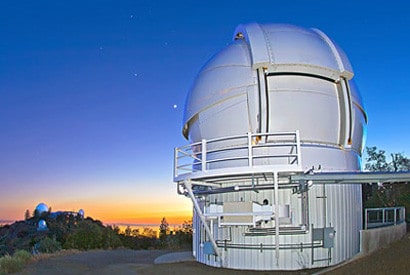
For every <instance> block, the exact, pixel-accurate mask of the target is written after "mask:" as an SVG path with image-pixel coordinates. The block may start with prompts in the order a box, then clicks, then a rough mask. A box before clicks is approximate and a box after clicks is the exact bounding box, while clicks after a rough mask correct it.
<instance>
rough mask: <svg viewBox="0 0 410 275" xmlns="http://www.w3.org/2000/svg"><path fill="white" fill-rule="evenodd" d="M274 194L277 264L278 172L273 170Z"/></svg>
mask: <svg viewBox="0 0 410 275" xmlns="http://www.w3.org/2000/svg"><path fill="white" fill-rule="evenodd" d="M273 184H274V188H275V190H274V196H275V257H276V265H277V266H279V184H278V172H276V171H274V172H273Z"/></svg>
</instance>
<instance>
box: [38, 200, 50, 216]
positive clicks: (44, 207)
mask: <svg viewBox="0 0 410 275" xmlns="http://www.w3.org/2000/svg"><path fill="white" fill-rule="evenodd" d="M35 211H36V212H37V213H38V214H39V215H41V214H42V213H44V212H48V206H47V204H45V203H43V202H41V203H39V204H38V205H37V206H36V209H35Z"/></svg>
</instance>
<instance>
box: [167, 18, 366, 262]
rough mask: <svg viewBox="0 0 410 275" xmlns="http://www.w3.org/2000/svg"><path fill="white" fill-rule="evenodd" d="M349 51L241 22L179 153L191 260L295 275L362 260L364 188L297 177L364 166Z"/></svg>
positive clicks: (196, 91) (202, 84) (217, 61)
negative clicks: (188, 206) (189, 206)
mask: <svg viewBox="0 0 410 275" xmlns="http://www.w3.org/2000/svg"><path fill="white" fill-rule="evenodd" d="M352 78H353V69H352V66H351V65H350V62H349V60H348V59H347V57H346V54H345V53H344V52H343V51H342V49H340V48H339V47H338V46H337V45H336V44H335V43H334V42H333V41H332V40H331V39H330V38H329V37H327V36H326V35H325V34H324V33H323V32H321V31H320V30H317V29H307V28H302V27H297V26H293V25H283V24H256V23H252V24H245V25H240V26H238V27H237V28H236V30H235V32H234V35H233V41H232V42H231V43H230V44H229V45H228V46H226V47H225V48H224V49H222V50H221V51H220V52H219V53H217V54H216V55H215V56H213V57H212V58H211V59H210V60H209V61H208V62H207V63H206V64H205V65H204V66H203V68H202V69H201V70H200V71H199V73H198V75H197V77H196V78H195V80H194V83H193V85H192V87H191V89H190V91H189V93H188V96H187V100H186V105H185V112H184V118H183V129H182V133H183V135H184V137H185V138H186V139H188V140H189V143H190V144H189V145H185V146H182V147H179V148H175V151H174V154H175V155H174V162H175V165H174V181H175V182H176V183H177V184H178V185H177V186H178V187H177V190H178V193H179V194H182V195H185V196H189V197H190V199H191V200H192V202H193V206H194V211H193V229H194V230H193V254H194V256H195V258H196V259H197V261H199V262H202V263H205V264H207V265H211V266H222V267H228V268H235V269H249V270H297V269H305V268H318V267H325V266H330V265H335V264H338V263H340V262H343V261H346V260H347V259H349V258H351V257H353V256H354V255H356V254H357V253H358V252H359V232H360V230H361V229H362V201H361V198H362V192H361V191H362V190H361V185H360V184H352V183H350V182H349V181H346V182H343V184H342V183H340V182H338V179H337V180H335V181H334V182H332V183H331V184H330V183H329V184H327V183H326V184H318V183H317V182H316V183H314V182H312V181H307V182H304V181H303V180H298V181H297V180H294V179H292V178H293V177H294V176H295V175H302V176H305V175H308V174H309V173H313V172H312V171H319V173H323V174H325V173H329V174H330V173H334V172H337V173H339V174H347V173H353V172H358V171H360V169H361V154H362V151H363V146H364V138H365V136H366V135H365V132H366V124H367V115H366V112H365V109H364V107H363V103H362V99H361V97H360V94H359V92H358V90H357V88H356V85H355V83H354V82H353V80H352Z"/></svg>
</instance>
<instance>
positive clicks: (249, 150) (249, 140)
mask: <svg viewBox="0 0 410 275" xmlns="http://www.w3.org/2000/svg"><path fill="white" fill-rule="evenodd" d="M248 166H249V167H252V166H253V160H252V133H251V132H248Z"/></svg>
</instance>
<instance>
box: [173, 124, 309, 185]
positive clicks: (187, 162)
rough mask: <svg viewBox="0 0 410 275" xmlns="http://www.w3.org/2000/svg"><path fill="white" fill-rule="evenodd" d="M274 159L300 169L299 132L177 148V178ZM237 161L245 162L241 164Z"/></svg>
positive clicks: (253, 135) (252, 135) (236, 137)
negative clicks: (183, 175)
mask: <svg viewBox="0 0 410 275" xmlns="http://www.w3.org/2000/svg"><path fill="white" fill-rule="evenodd" d="M272 159H276V160H278V159H279V160H280V162H281V164H285V165H290V166H292V167H296V168H300V167H301V155H300V138H299V131H295V132H277V133H247V134H245V135H233V136H226V137H218V138H214V139H209V140H206V139H203V140H201V141H199V142H195V143H192V144H189V145H184V146H181V147H179V148H175V151H174V179H176V178H177V177H178V176H180V175H182V174H190V173H197V172H207V171H212V170H215V169H220V168H221V167H249V168H252V167H255V166H259V165H262V164H261V162H263V161H264V160H266V161H268V162H269V160H272ZM235 161H243V162H241V163H240V164H238V162H235ZM263 165H265V164H263Z"/></svg>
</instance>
